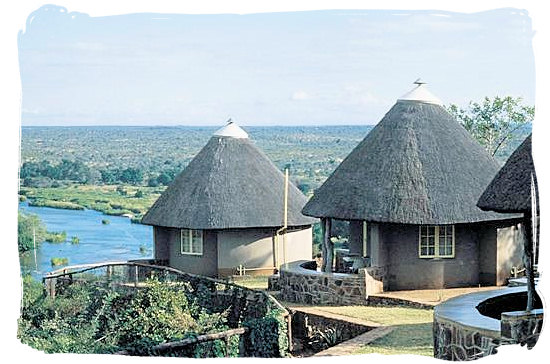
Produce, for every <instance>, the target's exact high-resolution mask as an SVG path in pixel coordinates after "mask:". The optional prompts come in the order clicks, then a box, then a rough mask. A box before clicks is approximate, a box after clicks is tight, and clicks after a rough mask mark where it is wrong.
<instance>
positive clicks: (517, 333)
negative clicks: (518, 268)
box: [433, 287, 543, 361]
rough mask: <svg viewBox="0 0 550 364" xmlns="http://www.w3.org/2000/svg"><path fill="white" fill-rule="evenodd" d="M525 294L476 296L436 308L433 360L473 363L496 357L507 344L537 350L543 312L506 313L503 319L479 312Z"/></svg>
mask: <svg viewBox="0 0 550 364" xmlns="http://www.w3.org/2000/svg"><path fill="white" fill-rule="evenodd" d="M525 291H526V288H525V287H513V288H504V289H495V290H492V291H484V292H476V293H470V294H466V295H463V296H459V297H455V298H452V299H450V300H448V301H446V302H444V303H442V304H440V305H437V306H436V307H435V310H434V325H433V330H434V332H433V334H434V357H436V358H438V359H445V360H453V361H456V360H459V361H462V360H473V359H478V358H480V357H484V356H487V355H491V354H494V353H496V349H497V348H498V347H499V346H500V345H504V344H525V343H526V344H527V345H528V347H532V346H534V344H535V343H536V341H537V339H538V336H539V334H540V330H541V328H542V316H543V314H542V309H538V310H533V311H531V312H529V313H526V312H524V311H520V312H505V313H502V316H501V319H497V318H493V317H489V316H485V315H482V314H481V313H480V312H479V310H478V309H477V307H478V306H481V307H482V306H486V305H487V304H488V303H490V302H491V301H492V300H498V299H499V298H502V297H506V296H509V295H512V296H517V295H518V294H520V293H522V292H525ZM529 330H531V331H529ZM527 331H529V335H527V334H526V332H527Z"/></svg>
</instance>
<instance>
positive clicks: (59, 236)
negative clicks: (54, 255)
mask: <svg viewBox="0 0 550 364" xmlns="http://www.w3.org/2000/svg"><path fill="white" fill-rule="evenodd" d="M45 241H47V242H48V243H54V244H59V243H64V242H66V241H67V232H66V231H48V232H47V233H46V238H45Z"/></svg>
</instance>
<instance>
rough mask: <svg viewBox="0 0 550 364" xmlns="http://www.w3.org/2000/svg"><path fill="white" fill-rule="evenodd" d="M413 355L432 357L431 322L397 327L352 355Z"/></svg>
mask: <svg viewBox="0 0 550 364" xmlns="http://www.w3.org/2000/svg"><path fill="white" fill-rule="evenodd" d="M371 353H377V354H386V355H395V354H415V355H424V356H430V357H433V355H434V349H433V328H432V322H431V321H430V322H429V323H422V324H409V325H397V326H396V327H395V328H394V330H393V331H392V332H390V333H389V334H388V335H385V336H383V337H381V338H379V339H377V340H374V341H373V342H371V343H370V344H368V345H365V346H363V347H362V348H361V349H359V350H358V351H356V352H354V354H371Z"/></svg>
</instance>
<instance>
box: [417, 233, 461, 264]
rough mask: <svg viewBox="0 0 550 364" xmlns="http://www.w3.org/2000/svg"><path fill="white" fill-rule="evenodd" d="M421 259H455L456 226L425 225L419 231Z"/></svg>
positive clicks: (419, 254) (419, 253)
mask: <svg viewBox="0 0 550 364" xmlns="http://www.w3.org/2000/svg"><path fill="white" fill-rule="evenodd" d="M418 256H419V257H420V258H454V256H455V227H454V225H423V226H420V227H419V231H418Z"/></svg>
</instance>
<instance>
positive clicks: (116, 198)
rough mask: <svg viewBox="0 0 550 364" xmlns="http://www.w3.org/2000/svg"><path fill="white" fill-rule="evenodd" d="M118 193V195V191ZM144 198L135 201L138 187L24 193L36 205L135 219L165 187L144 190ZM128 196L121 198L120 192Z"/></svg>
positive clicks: (86, 187)
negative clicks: (51, 204) (50, 203)
mask: <svg viewBox="0 0 550 364" xmlns="http://www.w3.org/2000/svg"><path fill="white" fill-rule="evenodd" d="M117 189H118V191H117ZM139 189H140V190H146V191H145V192H143V194H144V197H141V198H135V197H134V195H135V193H136V191H137V190H138V188H137V187H134V186H125V187H124V188H122V187H121V186H89V185H69V186H65V187H58V188H32V187H23V188H21V191H20V193H21V194H22V195H24V196H26V197H28V198H29V199H32V200H35V201H55V203H56V204H57V206H56V207H59V208H64V206H72V205H78V206H81V207H85V208H88V209H93V210H97V211H101V212H103V213H105V214H107V215H124V214H128V215H132V216H134V215H135V216H136V217H141V215H143V214H144V213H145V212H146V211H147V210H148V209H149V207H150V206H151V205H152V204H153V203H154V202H155V200H156V199H157V198H158V197H159V196H160V194H161V192H162V191H163V190H164V188H163V187H157V188H151V187H140V188H139ZM120 190H122V191H125V192H127V193H125V194H121V193H120V192H119V191H120Z"/></svg>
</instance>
